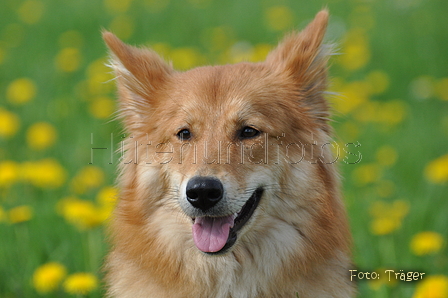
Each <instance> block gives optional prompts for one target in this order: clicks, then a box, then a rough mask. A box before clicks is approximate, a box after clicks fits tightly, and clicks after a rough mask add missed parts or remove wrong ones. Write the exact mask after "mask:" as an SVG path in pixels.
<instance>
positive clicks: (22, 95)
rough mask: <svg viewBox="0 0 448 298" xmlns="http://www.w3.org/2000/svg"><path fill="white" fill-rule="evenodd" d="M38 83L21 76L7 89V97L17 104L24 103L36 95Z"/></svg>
mask: <svg viewBox="0 0 448 298" xmlns="http://www.w3.org/2000/svg"><path fill="white" fill-rule="evenodd" d="M36 90H37V87H36V84H35V83H34V82H33V81H32V80H30V79H28V78H21V79H17V80H15V81H12V82H11V83H10V84H9V85H8V88H7V90H6V97H7V98H8V100H9V101H10V102H12V103H15V104H24V103H26V102H28V101H30V100H32V99H33V98H34V97H35V96H36Z"/></svg>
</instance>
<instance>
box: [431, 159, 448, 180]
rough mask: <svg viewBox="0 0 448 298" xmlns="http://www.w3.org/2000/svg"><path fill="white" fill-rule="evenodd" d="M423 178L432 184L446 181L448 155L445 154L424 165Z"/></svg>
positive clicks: (447, 178) (447, 176) (447, 175)
mask: <svg viewBox="0 0 448 298" xmlns="http://www.w3.org/2000/svg"><path fill="white" fill-rule="evenodd" d="M425 176H426V179H428V180H429V181H430V182H432V183H444V182H446V181H448V154H445V155H443V156H441V157H439V158H437V159H435V160H433V161H431V162H429V163H428V164H427V165H426V168H425Z"/></svg>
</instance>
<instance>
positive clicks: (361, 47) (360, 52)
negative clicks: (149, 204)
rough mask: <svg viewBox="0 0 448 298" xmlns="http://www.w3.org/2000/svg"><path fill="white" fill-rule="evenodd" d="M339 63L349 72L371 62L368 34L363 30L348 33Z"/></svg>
mask: <svg viewBox="0 0 448 298" xmlns="http://www.w3.org/2000/svg"><path fill="white" fill-rule="evenodd" d="M342 52H343V53H344V55H341V56H340V57H339V59H338V61H339V63H340V64H341V65H342V66H343V67H345V68H346V69H348V70H352V71H354V70H358V69H360V68H362V67H364V66H365V65H366V64H367V63H368V62H369V60H370V49H369V42H368V39H367V34H366V32H365V31H364V30H363V29H353V30H351V31H349V32H348V33H347V36H346V41H345V43H344V45H343V50H342Z"/></svg>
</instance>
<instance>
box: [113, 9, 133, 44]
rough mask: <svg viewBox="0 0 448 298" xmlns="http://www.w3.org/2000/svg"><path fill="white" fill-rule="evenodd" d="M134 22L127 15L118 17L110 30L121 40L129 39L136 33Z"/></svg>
mask: <svg viewBox="0 0 448 298" xmlns="http://www.w3.org/2000/svg"><path fill="white" fill-rule="evenodd" d="M134 27H135V24H134V20H133V19H132V18H131V17H129V16H127V15H119V16H116V17H115V18H114V19H113V20H112V23H110V25H109V28H110V30H111V31H112V32H113V33H115V35H117V36H118V37H119V38H121V39H128V38H129V37H131V36H132V34H133V33H134Z"/></svg>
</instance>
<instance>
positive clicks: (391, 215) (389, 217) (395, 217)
mask: <svg viewBox="0 0 448 298" xmlns="http://www.w3.org/2000/svg"><path fill="white" fill-rule="evenodd" d="M408 212H409V203H408V202H406V201H404V200H396V201H394V202H393V203H390V204H388V203H385V202H382V201H376V202H374V203H373V204H372V205H371V207H370V214H371V215H372V217H373V219H372V221H371V223H370V231H371V232H372V234H374V235H386V234H390V233H392V232H393V231H395V230H397V229H399V228H400V227H401V222H402V220H403V218H404V217H405V216H406V214H408Z"/></svg>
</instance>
